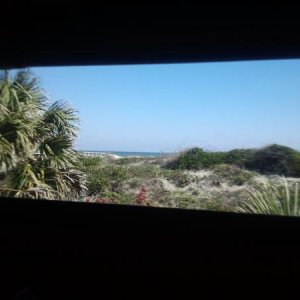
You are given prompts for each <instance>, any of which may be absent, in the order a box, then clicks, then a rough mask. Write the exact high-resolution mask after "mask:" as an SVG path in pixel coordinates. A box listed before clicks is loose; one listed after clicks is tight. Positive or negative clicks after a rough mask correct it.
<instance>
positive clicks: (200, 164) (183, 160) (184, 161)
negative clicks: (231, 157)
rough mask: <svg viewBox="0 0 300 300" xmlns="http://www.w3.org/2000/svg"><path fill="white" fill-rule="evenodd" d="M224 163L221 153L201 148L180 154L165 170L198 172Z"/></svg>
mask: <svg viewBox="0 0 300 300" xmlns="http://www.w3.org/2000/svg"><path fill="white" fill-rule="evenodd" d="M223 161H224V153H223V152H207V151H204V150H203V149H201V148H192V149H190V150H187V151H185V152H183V153H181V154H180V155H179V156H178V157H177V159H175V160H173V161H171V162H170V163H168V164H167V168H171V169H181V170H200V169H204V168H209V167H211V166H214V165H217V164H220V163H222V162H223Z"/></svg>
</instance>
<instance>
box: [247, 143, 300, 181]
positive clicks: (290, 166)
mask: <svg viewBox="0 0 300 300" xmlns="http://www.w3.org/2000/svg"><path fill="white" fill-rule="evenodd" d="M245 167H246V168H248V169H250V170H255V171H258V172H261V173H263V174H278V175H284V176H300V153H299V152H298V151H296V150H294V149H291V148H289V147H285V146H280V145H276V144H275V145H271V146H268V147H265V148H262V149H258V150H256V151H255V152H254V153H253V155H252V157H251V158H249V159H248V160H247V161H246V162H245Z"/></svg>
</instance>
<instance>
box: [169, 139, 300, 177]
mask: <svg viewBox="0 0 300 300" xmlns="http://www.w3.org/2000/svg"><path fill="white" fill-rule="evenodd" d="M218 164H230V165H236V166H238V167H241V168H246V169H248V170H253V171H257V172H260V173H262V174H277V175H284V176H294V177H300V152H298V151H296V150H294V149H292V148H289V147H286V146H281V145H276V144H274V145H271V146H268V147H264V148H261V149H234V150H231V151H228V152H207V151H204V150H203V149H200V148H192V149H190V150H187V151H186V152H183V153H181V154H180V155H179V156H178V157H177V158H175V159H174V160H173V161H171V162H169V163H168V164H167V165H166V167H167V168H169V169H180V170H200V169H204V168H210V167H213V166H216V165H218Z"/></svg>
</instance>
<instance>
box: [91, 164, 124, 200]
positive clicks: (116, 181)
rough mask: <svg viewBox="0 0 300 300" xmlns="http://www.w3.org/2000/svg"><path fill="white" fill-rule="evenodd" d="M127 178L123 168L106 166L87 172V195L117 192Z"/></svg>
mask: <svg viewBox="0 0 300 300" xmlns="http://www.w3.org/2000/svg"><path fill="white" fill-rule="evenodd" d="M127 178H128V175H127V171H126V169H124V168H121V167H116V166H106V167H101V166H100V167H98V168H90V169H89V170H87V188H88V194H89V195H97V194H99V193H102V192H108V191H114V192H115V191H117V190H118V188H119V186H120V185H121V184H122V183H123V182H124V181H125V180H126V179H127Z"/></svg>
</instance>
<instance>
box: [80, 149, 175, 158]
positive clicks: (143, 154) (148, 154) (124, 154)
mask: <svg viewBox="0 0 300 300" xmlns="http://www.w3.org/2000/svg"><path fill="white" fill-rule="evenodd" d="M78 152H80V153H86V154H92V155H93V154H94V155H97V154H114V155H118V156H122V157H130V156H138V157H161V156H165V155H168V154H170V153H166V152H130V151H96V150H78Z"/></svg>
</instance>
